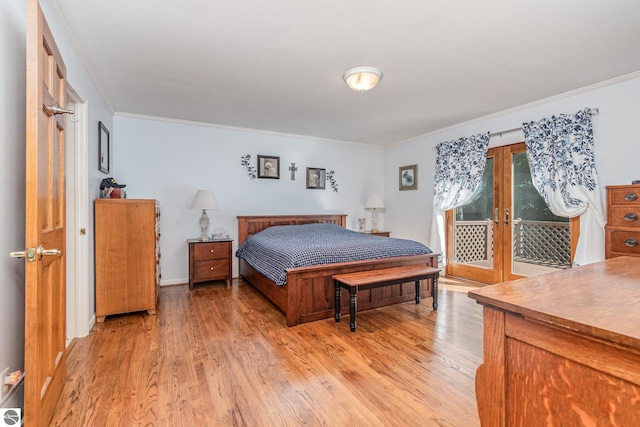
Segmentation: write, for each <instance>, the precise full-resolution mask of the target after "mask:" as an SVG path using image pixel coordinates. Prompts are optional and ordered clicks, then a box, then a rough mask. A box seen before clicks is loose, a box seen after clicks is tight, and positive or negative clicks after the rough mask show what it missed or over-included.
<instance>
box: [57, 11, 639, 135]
mask: <svg viewBox="0 0 640 427" xmlns="http://www.w3.org/2000/svg"><path fill="white" fill-rule="evenodd" d="M49 3H50V4H52V5H53V7H54V10H55V11H56V13H57V14H58V15H59V18H60V20H61V22H62V23H63V26H64V27H66V30H67V32H68V33H69V34H68V35H69V37H70V38H71V40H72V43H74V45H75V47H76V48H77V49H78V51H79V53H80V55H81V57H82V58H83V61H84V62H85V66H86V67H87V68H88V70H89V72H90V73H91V74H92V77H93V79H94V81H95V82H96V84H97V85H98V86H99V88H100V90H101V91H102V92H103V95H105V97H106V99H107V102H108V103H109V104H110V105H111V107H112V108H113V110H114V112H121V113H132V114H142V115H151V116H159V117H169V118H177V119H183V120H191V121H198V122H205V123H212V124H218V125H226V126H234V127H241V128H250V129H261V130H268V131H274V132H283V133H288V134H298V135H308V136H314V137H321V138H328V139H335V140H343V141H353V142H362V143H367V144H377V145H386V144H390V143H394V142H397V141H401V140H404V139H408V138H411V137H414V136H417V135H422V134H425V133H428V132H431V131H434V130H437V129H441V128H444V127H447V126H451V125H453V124H456V123H460V122H464V121H468V120H472V119H475V118H478V117H482V116H486V115H489V114H492V113H496V112H499V111H503V110H506V109H510V108H514V107H517V106H520V105H523V104H527V103H531V102H535V101H537V100H540V99H543V98H547V97H550V96H554V95H558V94H561V93H565V92H568V91H571V90H574V89H578V88H581V87H585V86H588V85H591V84H594V83H598V82H602V81H604V80H608V79H611V78H615V77H619V76H622V75H626V74H629V73H632V72H636V71H638V70H640V1H638V0H608V1H604V0H531V1H524V0H520V1H518V0H502V1H500V0H484V1H477V0H458V1H452V0H370V1H363V0H268V1H266V0H229V1H219V0H218V1H216V0H108V1H98V0H49ZM357 66H373V67H377V68H380V69H381V70H382V72H383V73H384V77H383V79H382V81H381V82H380V84H379V85H378V87H376V88H375V89H373V90H372V91H369V92H366V93H359V92H355V91H353V90H351V89H349V88H348V87H347V85H346V84H345V83H344V81H343V80H342V75H343V73H344V72H345V71H347V70H348V69H350V68H353V67H357ZM71 83H73V82H71Z"/></svg>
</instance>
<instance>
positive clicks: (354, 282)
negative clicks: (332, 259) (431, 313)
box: [331, 265, 440, 332]
mask: <svg viewBox="0 0 640 427" xmlns="http://www.w3.org/2000/svg"><path fill="white" fill-rule="evenodd" d="M439 275H440V270H438V269H437V268H433V267H425V266H421V265H406V266H402V267H392V268H385V269H382V270H369V271H358V272H355V273H345V274H335V275H333V276H331V278H332V279H333V281H334V284H335V287H336V315H335V318H336V322H339V321H340V298H341V295H342V288H345V289H348V290H349V315H350V326H351V332H354V331H355V330H356V306H357V299H358V297H357V295H358V290H359V289H363V290H364V289H372V288H378V287H381V286H387V285H396V284H398V283H406V282H415V284H416V304H420V280H424V279H432V280H433V286H432V288H431V295H432V297H433V309H434V310H437V309H438V277H439Z"/></svg>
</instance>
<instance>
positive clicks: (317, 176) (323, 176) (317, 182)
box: [307, 168, 327, 190]
mask: <svg viewBox="0 0 640 427" xmlns="http://www.w3.org/2000/svg"><path fill="white" fill-rule="evenodd" d="M326 181H327V170H326V169H320V168H307V188H310V189H312V190H324V188H325V183H326Z"/></svg>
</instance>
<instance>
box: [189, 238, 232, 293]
mask: <svg viewBox="0 0 640 427" xmlns="http://www.w3.org/2000/svg"><path fill="white" fill-rule="evenodd" d="M232 242H233V240H212V241H209V242H201V241H199V240H188V243H189V289H193V285H194V283H199V282H208V281H211V280H226V281H227V284H231V244H232Z"/></svg>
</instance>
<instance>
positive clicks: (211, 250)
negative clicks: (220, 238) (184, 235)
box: [193, 242, 231, 261]
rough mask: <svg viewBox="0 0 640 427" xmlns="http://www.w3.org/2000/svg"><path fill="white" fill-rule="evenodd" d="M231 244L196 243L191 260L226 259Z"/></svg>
mask: <svg viewBox="0 0 640 427" xmlns="http://www.w3.org/2000/svg"><path fill="white" fill-rule="evenodd" d="M230 247H231V242H214V243H198V244H197V245H195V246H194V248H193V259H194V260H196V261H202V260H207V259H228V258H229V248H230Z"/></svg>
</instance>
